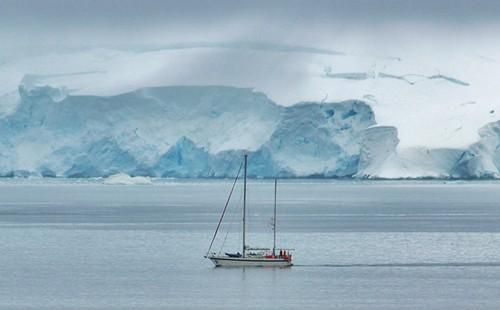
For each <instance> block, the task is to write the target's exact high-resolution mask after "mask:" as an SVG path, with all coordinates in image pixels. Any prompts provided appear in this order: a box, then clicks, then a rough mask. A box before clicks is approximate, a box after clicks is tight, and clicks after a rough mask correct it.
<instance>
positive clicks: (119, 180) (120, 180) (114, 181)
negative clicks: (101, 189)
mask: <svg viewBox="0 0 500 310" xmlns="http://www.w3.org/2000/svg"><path fill="white" fill-rule="evenodd" d="M103 183H104V184H110V185H150V184H153V183H152V182H151V179H150V178H148V177H131V176H129V175H128V174H126V173H117V174H113V175H110V176H109V177H107V178H106V179H105V180H104V182H103Z"/></svg>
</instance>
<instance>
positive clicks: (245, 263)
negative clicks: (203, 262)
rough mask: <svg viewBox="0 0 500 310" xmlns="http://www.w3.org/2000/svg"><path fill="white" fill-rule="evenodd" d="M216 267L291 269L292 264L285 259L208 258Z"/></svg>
mask: <svg viewBox="0 0 500 310" xmlns="http://www.w3.org/2000/svg"><path fill="white" fill-rule="evenodd" d="M208 258H209V259H210V260H211V261H212V263H214V265H215V267H290V266H292V265H293V264H292V262H291V261H288V260H286V259H283V258H264V257H255V258H254V257H245V258H243V257H227V256H211V257H208Z"/></svg>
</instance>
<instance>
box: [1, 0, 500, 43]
mask: <svg viewBox="0 0 500 310" xmlns="http://www.w3.org/2000/svg"><path fill="white" fill-rule="evenodd" d="M499 24H500V1H494V0H482V1H469V0H446V1H445V0H429V1H428V0H421V1H408V0H407V1H404V0H390V1H382V0H379V1H377V0H366V1H361V0H354V1H353V0H349V1H347V0H344V1H338V0H335V1H292V0H287V1H256V0H252V1H232V0H223V1H201V0H200V1H191V0H190V1H186V0H182V1H180V0H179V1H163V0H150V1H147V0H142V1H132V0H121V1H111V0H108V1H105V0H96V1H94V0H78V1H71V0H40V1H32V0H0V40H1V42H2V44H5V46H4V48H6V49H9V50H17V48H26V47H30V48H33V47H36V48H39V49H40V50H42V49H44V48H65V47H80V46H104V47H112V46H134V45H162V44H175V43H179V42H180V43H182V42H242V41H243V42H275V43H283V44H293V45H297V44H301V45H314V46H317V47H324V48H333V49H335V47H336V46H335V39H336V38H337V37H338V38H344V39H345V37H349V36H354V37H356V38H357V39H359V40H367V41H370V40H372V38H373V37H378V36H380V35H381V34H384V33H385V34H387V32H394V34H395V35H396V38H397V37H398V35H399V36H400V37H401V38H405V37H408V34H410V36H418V35H428V34H433V35H436V36H440V35H441V36H442V37H450V36H453V37H457V36H458V37H460V36H461V35H462V34H464V33H466V34H469V35H470V34H471V33H476V34H478V35H479V36H481V35H483V34H484V35H485V36H489V34H490V33H494V32H497V31H498V30H499V29H500V27H499ZM344 41H345V40H344Z"/></svg>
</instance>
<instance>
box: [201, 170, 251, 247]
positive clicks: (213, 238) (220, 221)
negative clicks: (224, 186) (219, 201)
mask: <svg viewBox="0 0 500 310" xmlns="http://www.w3.org/2000/svg"><path fill="white" fill-rule="evenodd" d="M241 167H243V162H242V163H241V164H240V168H239V169H238V173H237V174H236V178H234V182H233V186H232V187H231V191H230V192H229V196H228V197H227V201H226V204H225V205H224V210H222V214H221V216H220V219H219V223H218V224H217V228H216V229H215V232H214V236H213V237H212V241H211V242H210V246H209V247H208V251H207V254H206V256H208V254H209V253H210V250H211V249H212V245H213V244H214V240H215V237H217V232H218V231H219V228H220V224H221V223H222V219H223V218H224V214H225V213H226V209H227V206H228V205H229V200H231V196H232V195H233V190H234V187H235V186H236V182H237V181H238V178H239V176H240V172H241Z"/></svg>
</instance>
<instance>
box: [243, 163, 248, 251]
mask: <svg viewBox="0 0 500 310" xmlns="http://www.w3.org/2000/svg"><path fill="white" fill-rule="evenodd" d="M247 157H248V155H247V154H245V160H244V170H243V171H244V173H243V175H244V177H243V251H242V255H243V257H245V248H246V245H245V226H246V225H245V218H246V213H247V212H246V211H247V210H246V208H247Z"/></svg>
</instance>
